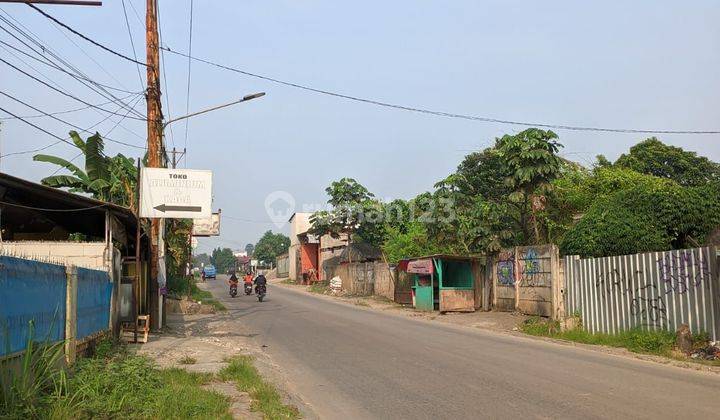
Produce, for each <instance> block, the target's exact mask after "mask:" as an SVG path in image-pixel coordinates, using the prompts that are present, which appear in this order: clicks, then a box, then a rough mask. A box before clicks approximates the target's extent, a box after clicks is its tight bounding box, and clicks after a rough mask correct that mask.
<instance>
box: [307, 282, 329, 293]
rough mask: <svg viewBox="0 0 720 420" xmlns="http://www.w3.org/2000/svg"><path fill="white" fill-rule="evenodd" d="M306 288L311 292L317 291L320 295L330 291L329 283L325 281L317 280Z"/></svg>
mask: <svg viewBox="0 0 720 420" xmlns="http://www.w3.org/2000/svg"><path fill="white" fill-rule="evenodd" d="M308 290H309V291H311V292H313V293H319V294H321V295H326V294H328V293H330V284H329V283H328V282H326V281H317V282H314V283H313V284H311V285H310V286H309V287H308Z"/></svg>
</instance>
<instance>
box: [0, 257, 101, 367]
mask: <svg viewBox="0 0 720 420" xmlns="http://www.w3.org/2000/svg"><path fill="white" fill-rule="evenodd" d="M66 284H67V278H66V276H65V267H64V266H62V265H55V264H48V263H44V262H39V261H32V260H25V259H22V258H15V257H8V256H0V338H2V341H0V355H7V354H12V353H15V352H18V351H20V350H23V349H24V348H25V344H26V343H27V340H28V336H29V333H30V322H31V321H32V322H33V323H34V332H33V339H34V340H35V341H50V342H54V341H60V340H63V339H64V338H65V298H66V296H65V295H66ZM106 325H107V323H106Z"/></svg>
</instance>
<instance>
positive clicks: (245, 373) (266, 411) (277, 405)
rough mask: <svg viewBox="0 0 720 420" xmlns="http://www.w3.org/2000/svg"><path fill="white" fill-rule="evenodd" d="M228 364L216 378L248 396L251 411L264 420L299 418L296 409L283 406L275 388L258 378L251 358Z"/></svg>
mask: <svg viewBox="0 0 720 420" xmlns="http://www.w3.org/2000/svg"><path fill="white" fill-rule="evenodd" d="M228 362H229V364H228V366H226V367H225V368H224V369H222V370H221V371H220V373H218V378H219V379H220V380H223V381H230V382H234V383H235V384H236V386H237V388H238V390H240V391H243V392H247V393H248V394H250V397H251V398H252V400H253V402H252V405H251V408H252V410H253V411H259V412H261V413H263V415H264V416H265V418H266V419H298V418H300V412H299V411H298V409H297V407H294V406H289V405H285V404H284V403H283V401H282V397H281V396H280V394H279V393H278V391H277V390H276V389H275V387H274V386H273V385H272V384H270V383H268V382H266V381H265V380H264V379H263V378H262V377H261V376H260V374H259V373H258V371H257V369H256V368H255V366H254V365H253V360H252V358H251V357H248V356H236V357H233V358H231V359H229V360H228Z"/></svg>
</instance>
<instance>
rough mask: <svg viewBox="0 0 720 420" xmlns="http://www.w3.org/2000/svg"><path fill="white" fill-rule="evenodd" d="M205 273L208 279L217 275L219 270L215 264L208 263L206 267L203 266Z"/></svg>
mask: <svg viewBox="0 0 720 420" xmlns="http://www.w3.org/2000/svg"><path fill="white" fill-rule="evenodd" d="M203 273H205V278H206V279H214V278H215V276H217V270H215V266H213V265H210V264H208V265H206V266H205V268H203Z"/></svg>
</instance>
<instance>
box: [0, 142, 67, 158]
mask: <svg viewBox="0 0 720 420" xmlns="http://www.w3.org/2000/svg"><path fill="white" fill-rule="evenodd" d="M60 143H63V141H62V140H58V141H56V142H53V143H50V144H47V145H45V146H42V147H39V148H37V149H31V150H23V151H22V152H12V153H6V154H4V155H0V158H5V157H8V156H16V155H26V154H28V153H37V152H42V151H43V150H46V149H49V148H51V147H53V146H55V145H56V144H60Z"/></svg>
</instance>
